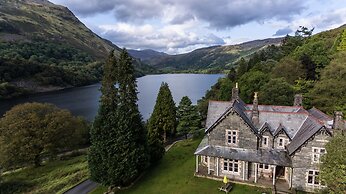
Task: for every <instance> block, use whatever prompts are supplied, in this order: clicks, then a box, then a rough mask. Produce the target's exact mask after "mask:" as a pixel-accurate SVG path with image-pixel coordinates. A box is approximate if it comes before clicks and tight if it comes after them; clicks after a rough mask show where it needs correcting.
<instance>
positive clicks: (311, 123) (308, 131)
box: [287, 115, 330, 155]
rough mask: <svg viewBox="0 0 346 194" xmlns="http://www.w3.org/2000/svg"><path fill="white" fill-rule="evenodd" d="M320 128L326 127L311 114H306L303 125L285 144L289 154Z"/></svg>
mask: <svg viewBox="0 0 346 194" xmlns="http://www.w3.org/2000/svg"><path fill="white" fill-rule="evenodd" d="M322 129H326V128H325V126H324V125H322V124H321V123H320V122H319V121H318V120H317V119H315V118H314V117H313V116H311V115H310V116H308V118H307V119H306V120H305V122H304V123H303V125H302V126H301V127H300V129H299V131H298V133H297V134H296V135H295V136H294V138H293V139H292V141H291V143H290V144H288V145H287V150H288V153H289V155H292V154H293V153H294V152H295V151H297V150H298V149H299V148H300V147H301V146H302V145H303V144H304V143H305V142H306V141H308V140H309V139H310V138H311V137H313V136H314V135H315V134H316V133H317V132H319V131H320V130H322ZM326 130H327V129H326ZM327 131H328V130H327ZM328 132H329V131H328ZM329 134H330V132H329Z"/></svg>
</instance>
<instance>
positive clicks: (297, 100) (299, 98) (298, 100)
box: [293, 94, 303, 106]
mask: <svg viewBox="0 0 346 194" xmlns="http://www.w3.org/2000/svg"><path fill="white" fill-rule="evenodd" d="M293 106H303V95H302V94H296V95H294V103H293Z"/></svg>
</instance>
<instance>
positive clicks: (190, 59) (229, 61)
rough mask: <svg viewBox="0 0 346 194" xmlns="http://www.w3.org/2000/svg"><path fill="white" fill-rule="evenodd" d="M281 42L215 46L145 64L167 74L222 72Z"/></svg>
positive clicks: (152, 59)
mask: <svg viewBox="0 0 346 194" xmlns="http://www.w3.org/2000/svg"><path fill="white" fill-rule="evenodd" d="M281 40H282V38H276V39H265V40H255V41H250V42H246V43H242V44H238V45H229V46H213V47H207V48H201V49H197V50H194V51H192V52H189V53H185V54H179V55H168V56H161V57H154V58H151V59H149V60H146V61H145V62H146V63H148V64H150V65H152V66H154V67H156V68H159V69H160V70H163V71H166V72H170V71H178V72H179V71H192V72H196V71H197V72H201V73H212V72H222V71H224V70H225V69H229V68H230V67H232V66H233V65H234V63H235V62H236V61H238V60H240V58H242V57H244V58H248V57H249V56H250V55H251V54H253V53H255V52H256V51H259V50H262V49H264V48H266V47H267V46H269V45H279V44H280V43H281Z"/></svg>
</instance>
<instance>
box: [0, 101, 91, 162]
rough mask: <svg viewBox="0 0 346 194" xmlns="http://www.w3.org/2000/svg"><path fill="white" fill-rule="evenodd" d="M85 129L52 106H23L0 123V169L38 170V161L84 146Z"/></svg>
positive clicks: (79, 119)
mask: <svg viewBox="0 0 346 194" xmlns="http://www.w3.org/2000/svg"><path fill="white" fill-rule="evenodd" d="M87 134H88V125H87V123H86V122H85V121H84V120H83V119H82V118H81V117H74V116H72V115H71V113H70V112H69V111H67V110H62V109H59V108H57V107H56V106H54V105H52V104H40V103H26V104H21V105H17V106H15V107H13V108H12V109H11V110H9V111H8V112H7V113H6V114H5V115H4V117H3V118H1V119H0V155H1V157H2V158H1V160H0V166H2V167H4V168H14V167H21V166H25V165H28V164H33V165H35V166H39V165H40V164H41V161H42V158H44V157H54V156H55V155H56V154H57V153H59V152H62V151H66V150H71V149H73V148H75V147H76V146H78V145H81V144H85V142H86V141H87V140H86V137H87Z"/></svg>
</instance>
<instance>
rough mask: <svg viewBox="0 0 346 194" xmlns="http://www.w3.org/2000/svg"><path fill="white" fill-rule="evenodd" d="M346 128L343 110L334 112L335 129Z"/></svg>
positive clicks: (341, 129)
mask: <svg viewBox="0 0 346 194" xmlns="http://www.w3.org/2000/svg"><path fill="white" fill-rule="evenodd" d="M344 128H345V123H344V120H343V114H342V112H341V111H335V112H334V120H333V129H334V130H340V131H343V130H344Z"/></svg>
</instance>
